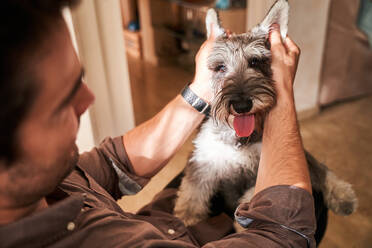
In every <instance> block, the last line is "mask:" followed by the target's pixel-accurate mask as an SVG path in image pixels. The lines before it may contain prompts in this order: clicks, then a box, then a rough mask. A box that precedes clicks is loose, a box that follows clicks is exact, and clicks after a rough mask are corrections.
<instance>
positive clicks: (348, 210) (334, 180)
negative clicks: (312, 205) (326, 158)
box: [306, 152, 358, 215]
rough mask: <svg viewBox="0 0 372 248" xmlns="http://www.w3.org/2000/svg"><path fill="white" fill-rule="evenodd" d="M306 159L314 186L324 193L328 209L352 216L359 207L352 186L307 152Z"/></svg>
mask: <svg viewBox="0 0 372 248" xmlns="http://www.w3.org/2000/svg"><path fill="white" fill-rule="evenodd" d="M306 159H307V162H308V164H309V170H310V177H311V183H312V186H313V187H314V189H317V190H320V191H322V193H323V196H324V200H325V202H326V204H327V207H328V208H329V209H331V210H332V211H333V212H334V213H336V214H338V215H350V214H352V213H353V212H354V211H355V210H356V208H357V206H358V200H357V197H356V195H355V192H354V190H353V189H352V186H351V185H350V184H349V183H347V182H345V181H344V180H342V179H340V178H338V177H337V176H336V175H335V174H334V173H333V172H332V171H331V170H329V169H328V168H327V167H326V166H325V165H323V164H321V163H319V162H318V161H317V160H316V159H315V158H314V157H313V156H311V155H310V154H309V153H307V152H306Z"/></svg>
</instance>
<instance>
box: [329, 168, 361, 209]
mask: <svg viewBox="0 0 372 248" xmlns="http://www.w3.org/2000/svg"><path fill="white" fill-rule="evenodd" d="M327 177H328V178H327V179H330V180H327V187H328V190H327V191H328V193H327V196H326V202H327V205H328V208H329V209H331V210H332V211H333V212H334V213H335V214H338V215H344V216H345V215H350V214H352V213H354V212H355V211H356V209H357V207H358V199H357V197H356V195H355V192H354V190H353V188H352V186H351V185H350V184H349V183H347V182H345V181H343V180H341V179H339V178H337V177H336V176H335V175H334V174H333V173H332V174H331V175H328V176H327Z"/></svg>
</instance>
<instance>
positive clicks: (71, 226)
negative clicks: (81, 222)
mask: <svg viewBox="0 0 372 248" xmlns="http://www.w3.org/2000/svg"><path fill="white" fill-rule="evenodd" d="M74 229H75V223H74V222H69V223H68V224H67V230H69V231H73V230H74Z"/></svg>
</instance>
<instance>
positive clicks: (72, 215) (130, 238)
mask: <svg viewBox="0 0 372 248" xmlns="http://www.w3.org/2000/svg"><path fill="white" fill-rule="evenodd" d="M148 180H149V179H148V178H141V177H138V176H136V175H135V174H134V172H133V168H132V166H131V164H130V161H129V160H128V156H127V154H126V152H125V149H124V146H123V143H122V139H121V137H118V138H115V139H111V138H107V139H106V140H105V141H103V143H102V144H101V145H100V146H99V147H98V148H95V149H93V150H92V151H91V152H88V153H84V154H82V155H81V156H80V160H79V163H78V165H77V167H76V169H75V170H74V171H73V172H72V173H71V174H70V175H69V176H68V178H66V179H65V180H64V181H63V183H62V184H61V185H60V186H59V187H58V189H57V190H56V191H55V192H54V193H53V194H51V195H50V196H48V201H49V202H54V204H52V205H50V207H49V208H48V209H46V210H44V211H41V212H38V213H35V214H33V215H31V216H28V217H25V218H23V219H21V220H18V221H16V222H13V223H11V224H8V225H5V226H0V247H1V248H2V247H100V248H101V247H164V248H166V247H200V246H204V247H234V248H235V247H236V248H238V247H315V241H314V238H313V235H314V230H315V217H314V206H313V205H314V204H313V199H312V197H311V195H310V194H309V193H308V192H307V191H305V190H303V189H300V188H296V187H291V186H275V187H271V188H268V189H266V190H263V191H261V192H260V193H258V194H257V195H256V196H255V197H254V198H253V199H252V201H251V202H250V203H245V204H241V205H240V206H239V208H238V209H237V211H236V213H235V217H236V220H237V221H238V222H239V223H240V224H241V225H243V226H245V227H246V230H245V231H243V232H241V233H234V234H231V230H232V220H231V219H230V218H229V217H227V216H226V215H224V214H221V215H219V216H215V217H213V218H210V219H208V220H206V221H203V222H201V223H199V224H197V225H195V226H193V227H189V228H186V227H185V226H184V225H183V223H182V222H181V221H180V220H179V219H177V218H175V217H174V216H173V215H172V210H173V206H174V205H173V203H174V199H175V195H176V194H175V193H176V189H165V190H163V191H162V192H161V193H159V194H158V195H157V196H156V197H155V199H154V200H153V201H152V202H151V203H150V204H149V205H147V206H145V207H144V208H143V209H141V210H140V211H139V212H138V213H137V214H131V213H126V212H124V211H123V210H122V209H121V208H120V206H119V205H118V204H117V203H116V200H117V199H119V198H120V197H122V196H123V195H128V194H135V193H137V192H138V191H139V190H141V189H142V187H143V186H144V185H145V184H146V183H147V182H148Z"/></svg>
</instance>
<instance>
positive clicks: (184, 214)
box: [174, 164, 218, 226]
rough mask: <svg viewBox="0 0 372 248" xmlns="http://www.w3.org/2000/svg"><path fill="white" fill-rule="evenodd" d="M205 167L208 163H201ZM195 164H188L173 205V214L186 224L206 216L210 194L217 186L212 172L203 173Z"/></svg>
mask: <svg viewBox="0 0 372 248" xmlns="http://www.w3.org/2000/svg"><path fill="white" fill-rule="evenodd" d="M202 166H204V168H207V166H208V165H201V166H200V167H202ZM200 167H197V166H195V164H190V165H188V168H187V170H186V173H185V177H184V178H183V179H182V182H181V186H180V189H179V191H178V193H177V195H178V198H177V200H176V203H175V207H174V215H175V216H176V217H178V218H180V219H181V220H182V221H183V222H184V223H185V225H186V226H190V225H194V224H196V223H198V222H200V221H201V220H204V219H206V218H207V217H208V214H209V205H210V199H211V197H212V195H213V194H214V193H215V190H216V187H217V183H218V182H217V181H216V177H214V176H212V174H213V172H212V173H203V172H201V171H200V170H198V169H200Z"/></svg>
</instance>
